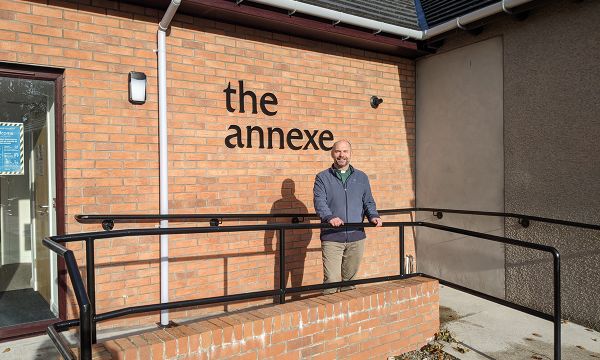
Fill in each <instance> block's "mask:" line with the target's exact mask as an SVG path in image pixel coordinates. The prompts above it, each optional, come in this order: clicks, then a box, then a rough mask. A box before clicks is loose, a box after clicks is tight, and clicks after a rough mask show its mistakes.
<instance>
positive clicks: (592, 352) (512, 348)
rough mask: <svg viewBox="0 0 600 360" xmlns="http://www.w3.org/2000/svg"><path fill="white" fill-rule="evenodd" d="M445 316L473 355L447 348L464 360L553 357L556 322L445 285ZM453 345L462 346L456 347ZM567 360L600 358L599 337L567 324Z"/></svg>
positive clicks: (442, 297) (442, 296)
mask: <svg viewBox="0 0 600 360" xmlns="http://www.w3.org/2000/svg"><path fill="white" fill-rule="evenodd" d="M440 318H441V322H442V323H443V325H442V326H445V327H446V328H447V329H448V330H450V332H451V333H452V334H453V336H454V338H455V339H457V340H458V341H459V342H460V344H459V345H460V346H461V347H462V348H465V349H468V350H469V351H467V352H465V353H464V354H461V353H460V352H458V351H456V350H454V349H453V347H452V346H445V347H444V350H445V351H447V352H449V353H450V354H452V355H454V356H456V357H457V358H459V359H464V360H480V359H486V360H490V359H498V360H504V359H507V360H513V359H514V360H522V359H523V360H542V359H543V360H545V359H552V358H553V352H554V350H553V338H554V335H553V328H552V323H551V322H549V321H546V320H542V319H539V318H537V317H534V316H531V315H527V314H524V313H522V312H519V311H516V310H512V309H510V308H506V307H504V306H501V305H497V304H495V303H492V302H489V301H486V300H482V299H480V298H477V297H474V296H471V295H468V294H465V293H462V292H460V291H457V290H454V289H451V288H449V287H446V286H442V287H441V289H440ZM454 347H458V346H457V345H456V344H454ZM561 356H562V359H563V360H596V359H600V333H599V332H597V331H593V330H591V329H587V328H585V327H582V326H579V325H576V324H573V323H570V322H565V323H563V325H562V355H561Z"/></svg>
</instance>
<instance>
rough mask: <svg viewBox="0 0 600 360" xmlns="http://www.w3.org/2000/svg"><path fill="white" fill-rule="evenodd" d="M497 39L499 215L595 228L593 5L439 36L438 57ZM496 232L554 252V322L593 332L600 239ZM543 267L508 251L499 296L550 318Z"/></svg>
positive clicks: (544, 230) (553, 229) (527, 255)
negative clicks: (557, 307)
mask: <svg viewBox="0 0 600 360" xmlns="http://www.w3.org/2000/svg"><path fill="white" fill-rule="evenodd" d="M497 36H502V38H503V46H504V55H503V59H502V60H503V64H504V67H503V72H504V91H503V98H504V105H503V111H504V159H505V161H504V162H505V174H504V177H505V195H504V196H505V210H506V211H507V212H515V213H524V214H531V215H537V216H543V217H550V218H558V219H564V220H572V221H577V222H585V223H593V224H600V215H599V213H598V209H599V208H600V195H599V194H600V181H598V179H600V161H598V153H600V142H599V141H598V139H599V138H600V118H599V117H598V114H600V97H599V95H598V94H600V85H599V84H600V71H599V70H598V61H597V60H596V59H598V58H600V47H599V46H598V44H599V43H600V3H598V2H593V1H583V2H572V1H551V2H547V3H545V4H544V6H541V7H539V8H536V9H535V10H534V11H533V12H532V13H531V14H530V16H529V17H528V18H527V19H526V20H525V21H516V20H513V19H511V18H510V17H504V18H503V19H502V20H501V21H498V22H496V23H493V24H490V25H488V26H486V27H485V28H484V31H483V33H482V34H480V35H479V36H476V37H473V36H472V35H470V34H467V33H459V34H458V36H454V37H450V38H448V39H447V41H446V44H445V45H444V47H443V48H442V49H441V53H442V55H440V56H444V55H443V53H444V52H446V51H449V52H451V51H453V49H456V48H462V47H463V46H465V45H469V44H473V45H470V46H477V43H479V42H480V41H482V40H485V39H489V38H494V37H497ZM417 88H418V85H417ZM472 95H474V96H478V94H472ZM419 120H420V119H418V121H419ZM420 150H421V149H420V148H417V153H419V152H420ZM420 171H421V167H420V166H419V167H418V174H419V177H420ZM417 189H418V186H417ZM417 199H419V195H417ZM505 231H506V235H507V236H509V237H513V238H518V239H523V240H527V241H533V242H539V243H543V244H547V245H551V246H555V247H557V248H558V250H559V251H560V253H561V257H562V260H561V271H562V277H561V282H562V284H561V285H562V297H563V299H562V316H563V317H564V318H567V319H570V320H571V321H574V322H576V323H579V324H582V325H586V326H590V327H594V328H595V329H600V298H599V297H598V291H597V289H598V283H599V282H600V268H599V267H598V263H600V233H599V232H598V231H596V232H592V231H583V230H575V229H573V228H568V227H563V226H551V225H544V224H539V223H532V226H531V227H529V228H528V229H523V228H522V227H520V226H519V225H518V224H517V223H516V221H515V220H507V221H506V223H505ZM421 260H422V259H421ZM551 265H552V262H551V259H550V257H549V256H548V255H540V254H538V253H537V252H531V251H524V250H519V249H516V248H513V247H510V246H509V247H507V249H506V266H507V268H506V296H507V299H509V300H511V301H517V302H519V303H521V304H523V305H527V306H533V307H535V308H537V309H539V310H542V311H544V312H547V313H552V311H553V309H552V290H551V289H552V282H551V278H552V272H551V271H552V268H551Z"/></svg>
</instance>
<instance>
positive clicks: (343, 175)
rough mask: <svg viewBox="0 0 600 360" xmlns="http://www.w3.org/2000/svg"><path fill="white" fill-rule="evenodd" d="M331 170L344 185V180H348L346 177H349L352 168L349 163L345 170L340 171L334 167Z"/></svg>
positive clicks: (352, 170)
mask: <svg viewBox="0 0 600 360" xmlns="http://www.w3.org/2000/svg"><path fill="white" fill-rule="evenodd" d="M333 172H334V173H335V176H336V177H337V178H338V179H340V180H341V181H342V184H344V185H345V184H346V180H348V177H350V174H352V173H353V172H354V168H353V167H352V165H350V166H348V169H346V171H345V172H342V171H341V170H339V169H336V168H335V167H334V168H333Z"/></svg>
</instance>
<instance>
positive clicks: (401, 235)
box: [398, 225, 406, 275]
mask: <svg viewBox="0 0 600 360" xmlns="http://www.w3.org/2000/svg"><path fill="white" fill-rule="evenodd" d="M398 237H399V240H400V275H406V264H405V262H404V259H405V258H406V256H405V255H404V225H400V226H398Z"/></svg>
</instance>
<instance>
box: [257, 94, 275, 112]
mask: <svg viewBox="0 0 600 360" xmlns="http://www.w3.org/2000/svg"><path fill="white" fill-rule="evenodd" d="M267 97H268V98H269V99H267ZM267 105H277V97H275V94H273V93H264V94H263V96H261V98H260V110H261V111H262V112H263V114H265V115H268V116H273V115H275V114H277V110H275V111H269V109H267Z"/></svg>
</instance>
